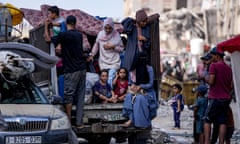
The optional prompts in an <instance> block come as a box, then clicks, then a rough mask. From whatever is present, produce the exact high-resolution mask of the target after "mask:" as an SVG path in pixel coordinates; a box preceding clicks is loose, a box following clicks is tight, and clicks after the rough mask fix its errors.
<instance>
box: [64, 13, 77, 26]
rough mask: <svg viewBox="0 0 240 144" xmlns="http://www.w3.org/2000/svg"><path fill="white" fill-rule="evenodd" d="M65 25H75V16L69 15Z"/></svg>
mask: <svg viewBox="0 0 240 144" xmlns="http://www.w3.org/2000/svg"><path fill="white" fill-rule="evenodd" d="M66 23H67V24H70V25H75V24H76V23H77V19H76V17H75V16H73V15H70V16H68V17H67V19H66Z"/></svg>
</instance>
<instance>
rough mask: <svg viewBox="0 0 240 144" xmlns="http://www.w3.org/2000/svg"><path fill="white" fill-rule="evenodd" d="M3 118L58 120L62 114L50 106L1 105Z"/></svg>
mask: <svg viewBox="0 0 240 144" xmlns="http://www.w3.org/2000/svg"><path fill="white" fill-rule="evenodd" d="M0 110H1V112H2V115H3V117H9V118H10V117H45V118H58V117H62V116H63V115H64V112H62V111H61V110H59V109H58V108H57V107H56V106H54V105H50V104H1V105H0Z"/></svg>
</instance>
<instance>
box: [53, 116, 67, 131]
mask: <svg viewBox="0 0 240 144" xmlns="http://www.w3.org/2000/svg"><path fill="white" fill-rule="evenodd" d="M70 127H71V125H70V122H69V120H68V117H67V116H66V115H65V116H63V117H60V118H56V119H52V122H51V127H50V129H51V130H60V129H61V130H62V129H69V128H70Z"/></svg>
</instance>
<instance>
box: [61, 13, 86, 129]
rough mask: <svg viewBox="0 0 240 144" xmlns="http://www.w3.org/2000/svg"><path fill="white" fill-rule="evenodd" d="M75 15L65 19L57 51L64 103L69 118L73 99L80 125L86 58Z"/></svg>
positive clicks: (79, 125) (79, 124)
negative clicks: (61, 61)
mask: <svg viewBox="0 0 240 144" xmlns="http://www.w3.org/2000/svg"><path fill="white" fill-rule="evenodd" d="M76 21H77V20H76V17H75V16H72V15H70V16H68V17H67V19H66V23H67V31H65V32H61V33H59V35H58V46H57V48H56V51H57V52H61V54H62V59H63V72H64V103H65V108H66V113H67V115H68V117H69V120H71V110H72V104H73V100H74V102H76V106H77V110H76V126H77V127H81V126H82V115H83V106H84V95H85V81H86V58H85V57H84V56H83V39H82V34H81V33H80V32H79V31H78V30H76V29H75V27H76Z"/></svg>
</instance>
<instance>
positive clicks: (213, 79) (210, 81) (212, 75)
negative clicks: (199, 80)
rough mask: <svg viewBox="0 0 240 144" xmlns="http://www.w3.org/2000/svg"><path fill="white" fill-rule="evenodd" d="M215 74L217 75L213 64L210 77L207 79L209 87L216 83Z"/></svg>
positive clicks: (210, 68)
mask: <svg viewBox="0 0 240 144" xmlns="http://www.w3.org/2000/svg"><path fill="white" fill-rule="evenodd" d="M215 74H216V69H215V64H214V63H212V64H211V65H210V67H209V76H208V77H205V82H206V83H208V84H209V85H213V84H214V82H215Z"/></svg>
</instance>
